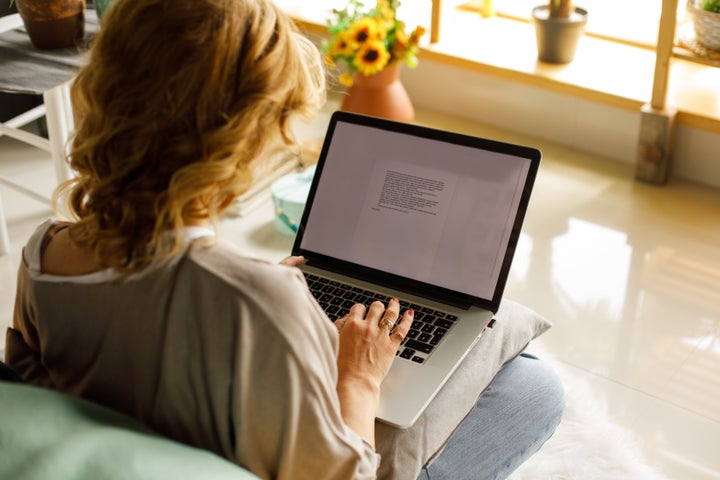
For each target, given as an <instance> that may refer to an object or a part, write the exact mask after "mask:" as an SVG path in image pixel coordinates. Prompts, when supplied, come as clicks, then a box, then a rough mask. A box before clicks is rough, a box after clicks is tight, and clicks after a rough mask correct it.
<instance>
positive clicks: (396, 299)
mask: <svg viewBox="0 0 720 480" xmlns="http://www.w3.org/2000/svg"><path fill="white" fill-rule="evenodd" d="M392 301H393V302H395V303H400V299H399V298H397V297H395V298H393V299H392Z"/></svg>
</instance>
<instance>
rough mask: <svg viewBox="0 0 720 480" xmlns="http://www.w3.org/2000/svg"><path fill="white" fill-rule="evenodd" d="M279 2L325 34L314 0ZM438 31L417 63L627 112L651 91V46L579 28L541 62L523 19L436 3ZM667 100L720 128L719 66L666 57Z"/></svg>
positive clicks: (686, 118)
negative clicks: (571, 49) (572, 48)
mask: <svg viewBox="0 0 720 480" xmlns="http://www.w3.org/2000/svg"><path fill="white" fill-rule="evenodd" d="M278 3H279V4H280V5H281V6H283V7H284V8H285V9H286V11H287V12H288V13H289V14H291V15H292V16H293V17H294V18H295V19H296V21H297V22H298V23H299V25H300V26H301V28H303V29H304V30H305V31H307V32H310V33H314V34H317V35H325V34H326V28H325V15H326V14H325V12H324V11H323V10H322V9H321V8H319V7H317V6H315V5H312V4H313V3H314V2H308V3H306V4H304V5H297V3H298V2H293V1H289V0H286V1H280V2H278ZM284 4H287V6H286V5H284ZM428 22H429V20H428ZM411 23H412V22H411ZM440 38H441V40H440V42H438V43H435V44H432V45H430V44H426V45H424V46H423V47H422V49H421V53H420V61H421V62H422V61H423V59H427V60H430V61H434V62H437V63H441V64H446V65H451V66H454V67H459V68H463V69H467V70H470V71H475V72H478V73H483V74H488V75H493V76H498V77H501V78H506V79H508V80H512V81H516V82H522V83H526V84H530V85H532V86H536V87H539V88H545V89H548V90H552V91H554V92H558V93H563V94H568V95H573V96H576V97H580V98H583V99H586V100H591V101H596V102H599V103H603V104H607V105H611V106H615V107H618V108H623V109H627V110H631V111H639V110H640V108H641V107H642V106H643V105H644V104H646V103H649V101H650V99H651V96H652V88H653V78H654V74H655V52H654V51H652V50H648V49H645V48H640V47H635V46H629V45H622V44H618V43H615V42H610V41H607V40H602V39H599V38H595V37H591V36H589V35H586V36H584V37H583V38H582V39H581V41H580V44H579V45H578V50H577V53H576V55H575V59H574V60H573V61H572V62H571V63H569V64H566V65H553V64H548V63H543V62H539V61H538V60H537V53H536V47H535V32H534V29H533V27H532V25H530V24H529V23H525V22H521V21H516V20H510V19H506V18H501V17H492V18H482V17H481V16H480V15H479V14H474V13H468V12H461V11H457V10H455V9H444V10H443V12H442V25H441V27H440ZM667 106H668V109H674V110H676V111H677V117H676V121H677V122H678V123H681V124H684V125H688V126H692V127H697V128H702V129H705V130H709V131H711V132H717V133H720V68H713V67H711V66H707V65H703V64H700V63H697V62H693V61H689V60H685V59H682V58H677V57H675V58H673V59H672V62H671V66H670V78H669V85H668V98H667Z"/></svg>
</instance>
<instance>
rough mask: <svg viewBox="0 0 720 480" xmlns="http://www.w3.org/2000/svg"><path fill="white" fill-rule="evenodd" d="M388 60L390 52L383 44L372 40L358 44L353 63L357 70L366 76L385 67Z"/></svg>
mask: <svg viewBox="0 0 720 480" xmlns="http://www.w3.org/2000/svg"><path fill="white" fill-rule="evenodd" d="M388 60H390V53H389V52H388V51H387V48H385V44H384V43H383V42H381V41H379V40H373V41H369V42H365V43H364V44H363V45H361V46H360V49H359V50H358V53H357V55H356V56H355V61H354V65H355V68H357V71H358V72H360V73H361V74H363V75H366V76H367V75H373V74H375V73H378V72H379V71H381V70H382V69H383V68H385V65H387V63H388Z"/></svg>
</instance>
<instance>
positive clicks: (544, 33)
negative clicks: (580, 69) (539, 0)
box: [532, 5, 588, 63]
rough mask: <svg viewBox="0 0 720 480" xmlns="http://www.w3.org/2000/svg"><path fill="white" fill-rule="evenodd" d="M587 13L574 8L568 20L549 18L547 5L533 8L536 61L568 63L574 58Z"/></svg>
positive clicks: (583, 31) (583, 30)
mask: <svg viewBox="0 0 720 480" xmlns="http://www.w3.org/2000/svg"><path fill="white" fill-rule="evenodd" d="M587 17H588V12H587V10H585V9H582V8H580V7H575V12H574V13H573V14H571V15H570V17H568V18H551V17H550V12H549V8H548V6H547V5H541V6H538V7H535V8H533V10H532V20H533V24H534V25H535V36H536V39H537V49H538V60H540V61H541V62H548V63H569V62H572V61H573V59H574V58H575V51H576V50H577V45H578V42H579V41H580V37H582V35H583V34H584V33H585V24H586V23H587Z"/></svg>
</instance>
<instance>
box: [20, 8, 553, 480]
mask: <svg viewBox="0 0 720 480" xmlns="http://www.w3.org/2000/svg"><path fill="white" fill-rule="evenodd" d="M324 92H325V85H324V71H323V68H322V62H321V60H320V56H319V54H318V52H317V50H316V49H315V47H314V46H313V45H312V44H311V43H310V42H309V41H308V40H306V39H305V38H304V37H303V36H302V35H300V34H299V33H298V32H297V31H296V29H295V28H294V26H293V24H292V22H291V21H290V20H289V19H288V18H287V17H286V16H285V15H284V14H283V13H282V12H280V11H279V10H278V9H277V8H276V7H275V6H274V5H273V4H272V3H271V2H270V1H269V0H116V2H115V3H114V4H113V6H112V8H111V9H110V10H109V11H108V12H107V14H106V15H105V17H104V18H103V28H102V30H101V32H100V33H99V35H98V37H97V39H96V40H95V43H94V45H93V48H92V50H91V55H90V60H89V63H88V65H87V66H86V67H85V68H83V69H82V70H81V71H80V73H79V75H78V77H77V80H76V82H75V84H74V87H73V97H74V101H75V104H76V109H77V112H78V115H79V117H80V118H81V120H80V121H79V125H78V130H77V133H76V136H75V138H74V142H73V146H72V151H71V155H70V162H71V166H72V168H73V169H74V170H75V171H76V172H77V174H78V176H77V178H75V179H74V180H72V181H71V182H70V183H69V184H68V185H66V186H65V190H64V193H65V194H66V195H67V197H68V200H69V202H68V203H69V208H70V210H71V212H72V213H73V215H74V221H73V222H72V223H61V222H52V221H48V222H46V223H45V224H43V225H41V226H40V227H39V228H38V230H37V231H36V232H35V234H34V235H33V236H32V238H31V239H30V240H29V241H28V244H27V246H26V248H25V251H24V257H23V262H22V265H21V267H20V273H19V281H18V294H17V300H16V309H15V317H14V329H13V330H11V331H10V332H9V336H8V348H7V350H8V352H7V356H8V361H9V363H11V364H12V366H13V367H15V369H16V370H18V371H19V372H20V373H21V375H22V376H23V378H24V379H25V380H26V381H30V382H32V383H35V384H39V385H46V386H50V387H53V388H57V389H59V390H62V391H65V392H69V393H72V394H74V395H78V396H82V397H85V398H88V399H91V400H94V401H97V402H98V403H101V404H104V405H107V406H109V407H112V408H115V409H117V410H119V411H122V412H125V413H127V414H129V415H132V416H134V417H136V418H138V419H140V420H142V421H144V422H145V423H147V424H148V425H150V426H151V427H153V428H155V429H156V430H158V431H159V432H161V433H163V434H165V435H167V436H169V437H171V438H174V439H176V440H179V441H182V442H185V443H188V444H191V445H195V446H198V447H202V448H205V449H208V450H211V451H214V452H216V453H218V454H220V455H222V456H224V457H226V458H228V459H231V460H233V461H235V462H237V463H238V464H240V465H242V466H244V467H246V468H248V469H249V470H251V471H252V472H254V473H255V474H257V475H258V476H260V477H261V478H293V479H302V478H313V479H315V478H328V479H336V478H337V479H341V478H375V477H376V476H377V474H378V473H377V472H378V465H379V462H380V455H379V454H378V453H376V451H375V448H374V446H375V441H376V437H375V424H374V418H375V412H376V408H377V403H378V396H379V390H380V384H381V382H382V380H383V378H384V376H385V375H386V373H387V371H388V369H389V366H390V364H391V362H392V361H393V359H394V355H395V352H396V351H397V348H398V345H399V343H400V341H401V340H402V338H403V337H404V336H405V334H406V333H407V331H408V329H409V327H410V324H411V323H412V318H413V312H412V311H406V312H400V309H399V305H398V301H397V300H395V299H394V300H392V301H391V302H390V303H389V304H388V305H387V306H385V305H382V304H381V303H379V302H376V303H373V304H372V305H369V306H368V307H367V308H366V307H365V306H362V305H356V306H354V307H353V308H352V309H351V313H350V314H349V315H348V316H346V317H345V318H343V319H340V320H338V321H337V322H335V324H332V323H330V322H329V321H328V319H327V317H326V316H325V315H324V314H323V312H322V311H321V310H320V308H319V307H318V305H317V304H316V303H315V301H314V299H313V298H312V296H311V295H310V294H309V292H308V290H307V288H306V285H305V283H304V279H303V277H302V275H301V273H300V272H299V270H297V269H295V268H292V267H293V266H296V265H298V264H299V263H300V262H302V259H301V258H290V259H288V260H287V261H285V262H284V263H285V265H271V264H268V263H266V262H262V261H259V260H256V259H253V258H250V257H248V256H247V254H246V253H245V252H240V251H237V250H236V249H235V248H234V247H233V246H231V245H229V244H226V243H223V242H221V241H219V240H217V239H216V238H215V233H214V230H213V228H212V226H213V222H214V221H215V220H216V219H217V218H218V216H219V215H220V214H222V213H223V211H224V210H225V209H226V208H227V207H228V206H229V205H230V204H231V202H232V201H233V200H234V199H235V198H236V197H237V196H238V195H239V194H241V193H242V192H243V191H244V190H245V189H246V188H247V187H248V186H249V185H250V183H251V181H252V173H253V171H254V170H256V169H258V168H262V159H263V158H265V157H266V156H267V154H268V152H269V151H270V150H272V149H273V148H278V147H279V146H282V147H283V148H287V147H288V146H291V145H292V140H291V138H292V136H291V133H290V130H289V129H290V127H289V121H290V119H291V118H292V116H293V115H295V114H301V115H306V116H310V115H312V114H313V113H315V112H316V111H317V109H318V108H319V107H320V106H321V105H322V104H323V102H324V100H325V97H324ZM278 141H280V142H278ZM61 193H63V192H61ZM385 325H389V326H390V327H392V326H395V325H396V328H395V330H394V332H393V333H392V334H389V329H386V328H385ZM511 363H512V364H514V365H515V364H516V362H511ZM518 378H519V377H518ZM528 385H533V384H532V382H531V383H528ZM496 386H497V387H498V388H499V387H500V384H497V385H496ZM478 408H479V407H478ZM476 410H477V409H476ZM560 411H561V408H560V409H558V408H555V409H554V410H552V411H551V412H550V409H549V410H548V412H549V413H548V420H547V421H545V422H544V424H543V429H544V433H542V434H534V433H535V430H533V429H532V428H530V429H529V430H528V431H530V432H531V433H533V435H534V436H533V442H535V444H533V445H525V444H518V445H516V449H517V450H518V451H517V452H515V451H513V455H512V457H513V461H512V462H510V463H508V462H506V463H508V465H503V466H490V467H488V466H487V465H483V466H482V470H480V471H482V472H484V473H483V474H490V473H491V471H493V472H495V471H496V472H505V471H507V473H509V471H512V468H514V467H515V466H517V464H519V462H521V461H522V460H523V459H524V458H526V457H527V456H529V454H531V453H532V451H534V450H535V449H537V448H538V447H539V445H540V444H541V443H542V441H544V440H545V439H546V438H547V437H548V436H549V435H550V433H551V432H552V429H554V427H555V425H557V421H558V420H559V412H560ZM551 417H552V418H551ZM469 420H470V418H469V419H468V421H466V422H464V423H463V424H464V425H466V426H467V428H470V429H471V431H470V432H469V433H467V434H463V433H462V431H461V430H460V429H459V430H458V433H457V435H455V436H454V437H453V438H454V439H455V440H456V441H461V440H462V439H463V438H464V437H463V435H469V436H470V437H471V441H470V443H468V442H467V441H465V440H462V441H461V442H460V443H461V447H460V448H461V449H460V450H458V449H457V448H450V444H448V448H447V452H444V453H443V454H442V455H440V457H439V458H438V461H437V463H436V464H435V465H442V462H441V461H440V460H441V459H446V460H447V461H449V462H450V464H453V463H455V462H454V460H453V455H454V454H457V452H461V451H462V448H464V447H466V446H470V447H472V448H476V447H477V443H478V441H474V438H475V437H476V436H477V435H478V434H477V432H475V429H476V428H477V427H478V425H479V423H477V422H475V423H473V422H471V421H469ZM525 427H526V426H525V425H523V428H525ZM520 450H522V452H520ZM526 450H527V451H529V453H526V452H525V451H526ZM446 463H447V462H446ZM478 465H480V464H479V463H477V462H476V465H473V466H471V470H467V471H465V472H463V470H457V471H456V472H453V473H452V474H453V475H454V478H463V475H470V476H473V477H472V478H478V477H477V475H476V473H477V471H478ZM437 468H441V467H437ZM472 469H474V470H472ZM508 469H509V470H508ZM438 471H440V470H438ZM417 474H418V472H412V476H413V477H414V476H416V475H417ZM389 475H391V476H393V478H399V477H398V475H399V474H396V473H392V474H389ZM493 475H495V473H493ZM498 475H500V473H498Z"/></svg>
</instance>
